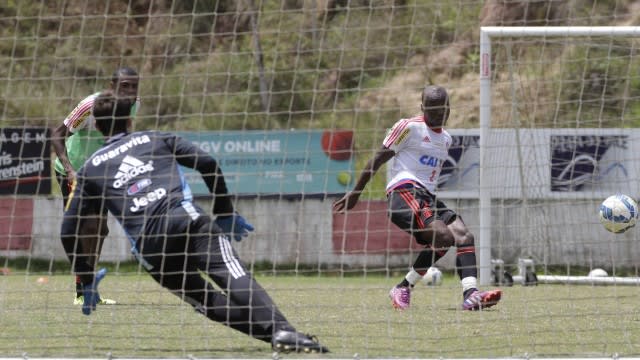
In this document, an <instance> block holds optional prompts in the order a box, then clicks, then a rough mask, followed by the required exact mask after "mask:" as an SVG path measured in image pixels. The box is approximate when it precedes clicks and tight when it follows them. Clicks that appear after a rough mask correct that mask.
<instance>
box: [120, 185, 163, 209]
mask: <svg viewBox="0 0 640 360" xmlns="http://www.w3.org/2000/svg"><path fill="white" fill-rule="evenodd" d="M165 196H167V189H165V188H157V189H155V190H153V191H151V192H148V193H146V194H145V195H143V196H140V197H137V198H133V205H132V206H131V207H130V208H129V210H131V212H134V213H135V212H138V211H140V210H142V209H144V208H146V207H147V206H149V204H151V203H154V202H156V201H158V200H160V199H162V198H164V197H165Z"/></svg>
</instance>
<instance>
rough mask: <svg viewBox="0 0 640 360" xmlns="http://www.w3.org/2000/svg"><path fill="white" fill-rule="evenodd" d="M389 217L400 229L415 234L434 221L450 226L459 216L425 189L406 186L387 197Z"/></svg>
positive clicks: (393, 191)
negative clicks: (440, 221)
mask: <svg viewBox="0 0 640 360" xmlns="http://www.w3.org/2000/svg"><path fill="white" fill-rule="evenodd" d="M387 200H388V202H389V217H390V218H391V222H393V223H394V224H396V225H397V226H398V227H399V228H400V229H402V230H404V231H406V232H408V233H409V234H413V233H414V232H419V231H422V230H424V229H426V228H427V226H428V225H429V224H430V223H431V222H432V221H434V220H436V219H438V220H442V221H444V223H445V224H447V225H449V224H451V223H452V222H454V221H455V220H456V219H457V217H458V215H457V214H456V213H455V211H453V210H451V209H448V208H447V206H446V205H445V203H444V202H442V201H440V200H436V197H435V195H433V194H431V193H430V192H429V191H427V190H426V189H423V188H419V187H414V186H406V187H401V188H397V189H394V190H392V191H391V192H390V193H389V194H388V195H387Z"/></svg>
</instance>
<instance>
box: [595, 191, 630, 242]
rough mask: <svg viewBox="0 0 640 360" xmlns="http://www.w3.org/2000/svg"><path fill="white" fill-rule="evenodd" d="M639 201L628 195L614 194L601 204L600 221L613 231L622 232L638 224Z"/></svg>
mask: <svg viewBox="0 0 640 360" xmlns="http://www.w3.org/2000/svg"><path fill="white" fill-rule="evenodd" d="M637 221H638V203H636V201H635V200H633V199H632V198H630V197H629V196H627V195H622V194H618V195H612V196H609V197H608V198H606V199H605V201H603V202H602V204H601V205H600V222H601V223H602V225H604V228H605V229H607V230H608V231H611V232H612V233H616V234H621V233H623V232H625V231H627V230H629V229H630V228H632V227H634V226H635V225H636V222H637Z"/></svg>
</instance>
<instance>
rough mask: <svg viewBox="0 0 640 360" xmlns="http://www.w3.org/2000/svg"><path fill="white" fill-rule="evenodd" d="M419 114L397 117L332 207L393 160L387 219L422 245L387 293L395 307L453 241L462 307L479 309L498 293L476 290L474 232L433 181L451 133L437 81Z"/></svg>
mask: <svg viewBox="0 0 640 360" xmlns="http://www.w3.org/2000/svg"><path fill="white" fill-rule="evenodd" d="M421 109H422V114H421V115H418V116H415V117H413V118H409V119H401V120H399V121H398V122H396V123H395V125H394V126H393V127H392V128H391V130H390V131H389V132H388V133H387V136H386V137H385V139H384V141H383V144H382V147H381V148H380V150H378V151H377V153H376V154H375V155H374V157H373V158H372V159H370V160H369V162H368V163H367V165H366V166H365V168H364V170H363V171H362V173H361V174H360V176H359V178H358V181H357V183H356V185H355V186H354V188H353V190H351V191H350V192H348V193H347V194H345V196H344V197H342V198H341V199H339V200H337V201H336V202H335V203H334V204H333V210H334V211H335V212H345V211H347V210H349V209H352V208H353V207H354V206H355V205H356V203H357V202H358V199H359V197H360V194H361V193H362V190H364V188H365V186H366V185H367V183H368V182H369V180H370V179H371V178H372V177H373V176H374V174H375V173H376V171H378V169H379V168H380V166H382V165H383V164H385V163H386V162H387V161H389V160H391V159H392V158H393V159H394V161H393V164H392V168H391V174H392V175H391V179H390V180H389V182H388V184H387V187H386V191H387V199H388V205H389V216H390V218H391V221H392V222H393V223H394V224H395V225H397V226H398V227H399V228H401V229H402V230H404V231H406V232H407V233H409V234H411V235H412V236H413V237H414V238H415V240H416V242H418V243H419V244H420V245H423V246H424V249H423V250H422V251H421V252H420V253H419V254H418V256H417V258H416V260H415V261H414V263H413V266H412V268H411V270H410V271H409V272H408V273H407V275H406V276H405V277H404V279H402V281H401V282H400V283H399V284H398V285H396V286H395V287H393V288H392V289H391V291H390V292H389V296H390V297H391V302H392V305H393V307H395V308H396V309H400V310H404V309H407V308H409V305H410V300H411V289H412V288H413V286H414V285H415V284H416V283H417V282H418V281H420V279H422V277H423V276H424V275H425V274H426V272H427V270H428V269H429V267H430V266H431V265H433V264H434V263H435V262H436V261H438V259H440V258H441V257H442V256H443V255H444V254H445V253H446V251H447V250H448V249H449V248H450V247H452V246H456V247H457V251H456V267H457V272H458V276H459V277H460V279H461V283H462V292H463V302H462V309H464V310H480V309H484V308H488V307H491V306H493V305H495V304H497V303H498V301H500V298H501V296H502V292H501V290H499V289H496V290H491V291H480V290H478V285H477V277H478V269H477V264H476V253H475V245H474V237H473V234H471V233H470V232H469V230H468V229H467V227H466V225H465V224H464V222H463V221H462V219H461V218H460V216H458V215H457V214H456V213H455V212H454V211H453V210H451V209H448V208H447V207H446V205H445V204H444V203H443V202H442V201H440V200H438V199H437V198H436V195H435V192H436V185H437V184H438V176H439V175H440V171H441V170H442V165H443V164H444V162H445V160H446V158H447V155H448V152H449V147H450V146H451V135H449V133H448V132H447V131H446V130H445V129H444V125H445V123H446V121H447V119H448V118H449V95H448V94H447V91H446V90H445V89H444V88H443V87H441V86H427V87H425V88H424V90H423V92H422V103H421Z"/></svg>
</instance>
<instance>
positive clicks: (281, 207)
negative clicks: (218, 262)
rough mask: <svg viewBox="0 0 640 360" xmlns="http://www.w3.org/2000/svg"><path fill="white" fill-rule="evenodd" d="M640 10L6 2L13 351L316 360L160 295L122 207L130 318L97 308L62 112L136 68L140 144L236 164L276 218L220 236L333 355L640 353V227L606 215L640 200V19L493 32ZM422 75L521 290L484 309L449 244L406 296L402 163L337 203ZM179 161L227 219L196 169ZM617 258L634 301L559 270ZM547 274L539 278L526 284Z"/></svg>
mask: <svg viewBox="0 0 640 360" xmlns="http://www.w3.org/2000/svg"><path fill="white" fill-rule="evenodd" d="M614 3H615V4H614ZM619 3H623V2H597V1H582V0H580V1H574V0H572V1H568V2H558V1H551V0H549V1H535V2H523V1H516V2H508V1H494V0H489V1H485V2H480V1H444V0H429V1H421V0H281V1H259V0H242V1H233V0H217V1H205V0H185V1H179V0H109V1H89V0H65V1H42V0H21V1H13V0H9V1H4V2H2V1H0V53H1V54H2V56H0V114H1V115H0V358H1V357H6V358H21V359H36V358H68V359H75V358H99V359H111V358H121V359H124V358H131V359H148V358H171V359H174V358H175V359H194V358H269V357H272V358H274V359H277V358H280V357H283V358H284V357H297V356H298V355H299V356H307V354H291V355H285V354H274V353H273V351H272V348H271V346H270V344H268V343H265V342H263V341H260V340H257V339H254V338H252V337H250V336H246V335H245V334H243V333H241V332H238V331H235V330H233V329H231V328H229V327H227V326H224V325H222V324H220V323H218V322H214V321H211V320H209V319H208V318H206V317H205V316H203V315H202V314H201V313H202V311H203V310H204V309H203V308H202V307H199V306H196V307H195V308H194V307H193V306H191V305H190V304H189V303H188V302H187V301H183V299H181V298H180V297H177V296H174V295H173V294H171V293H170V292H169V291H167V289H165V288H163V287H161V286H160V285H159V284H157V283H156V282H155V281H154V280H153V279H152V278H151V277H150V276H149V275H148V274H147V272H146V271H145V264H144V262H142V263H141V262H138V260H137V258H136V256H135V255H134V254H136V253H137V252H136V251H132V247H134V246H135V245H136V242H135V239H131V237H130V236H128V234H126V233H125V232H124V231H123V229H122V228H121V226H120V225H119V224H118V222H117V220H116V219H115V218H114V217H113V216H109V217H108V228H109V235H108V236H107V237H106V240H105V241H104V244H103V246H102V250H101V254H100V256H99V261H98V268H103V267H104V268H106V269H108V272H107V275H106V277H105V278H104V280H102V282H101V283H100V289H99V290H100V294H101V296H103V297H104V298H105V299H112V300H114V301H115V302H116V304H115V305H106V304H100V305H97V309H96V311H94V312H93V313H91V314H90V315H89V316H85V315H83V314H82V312H81V306H80V305H78V304H76V302H75V300H76V284H75V276H74V275H73V273H72V270H71V267H70V264H69V260H68V258H67V255H66V253H65V251H64V249H63V246H62V242H61V239H60V228H61V223H62V221H63V193H64V191H65V189H66V188H65V184H64V183H62V182H61V181H64V180H65V179H66V177H65V175H64V174H60V164H59V163H57V159H59V158H60V156H59V155H58V154H57V153H56V150H58V151H59V150H60V149H59V145H60V143H61V142H64V141H66V140H68V137H69V136H70V133H66V130H65V126H64V125H63V120H64V119H65V118H66V117H67V116H69V114H70V113H72V112H73V111H74V109H76V110H77V111H80V112H81V110H82V109H83V107H82V105H81V104H82V103H81V102H82V101H83V99H85V98H87V97H88V96H90V95H92V94H95V93H96V92H100V91H102V90H104V89H106V88H108V87H109V86H111V85H110V83H111V82H112V81H113V75H112V74H113V73H114V71H116V70H117V69H121V68H124V67H127V68H131V69H133V70H135V71H136V72H137V74H138V75H139V89H138V94H137V95H138V97H139V104H138V107H137V112H136V114H135V117H134V118H133V122H132V127H133V130H135V131H143V130H145V131H146V130H159V131H166V132H172V133H175V134H177V135H179V136H180V137H182V138H183V139H185V140H187V141H189V142H191V143H192V144H194V145H195V146H196V147H197V148H199V149H200V150H202V151H204V152H206V153H209V154H210V155H212V156H213V157H214V158H216V159H217V160H218V161H219V164H220V165H221V168H222V170H223V172H224V174H225V179H226V182H227V186H228V188H229V190H230V192H231V193H232V194H233V202H234V204H235V207H236V209H237V210H238V212H239V213H240V214H242V215H243V216H244V217H245V218H246V219H247V221H248V222H250V223H251V224H253V225H254V227H255V231H253V232H252V233H251V234H249V236H248V237H246V238H244V239H243V240H242V241H240V242H236V241H230V243H223V245H221V246H224V247H225V249H227V251H230V249H231V247H232V248H233V249H234V250H235V251H236V252H237V254H238V256H239V258H240V260H241V261H242V264H244V266H245V269H244V270H246V271H247V273H251V274H253V276H255V278H256V279H257V281H258V282H259V283H260V284H261V285H262V286H263V287H264V288H265V289H266V290H267V292H268V294H269V295H270V296H271V297H272V298H273V300H274V301H275V303H276V304H277V305H278V307H279V309H280V310H281V311H282V313H283V314H284V315H285V316H286V317H287V319H288V320H289V321H290V322H291V324H292V325H293V326H295V327H296V328H297V329H298V330H299V331H301V332H303V333H309V334H313V335H316V336H317V338H318V340H319V341H320V342H321V343H322V344H324V345H325V346H327V347H328V348H329V349H330V350H331V353H329V354H324V355H326V356H327V357H332V358H353V359H359V358H432V359H442V358H474V359H485V358H532V357H539V358H551V357H565V356H575V357H588V358H594V357H603V358H614V357H615V358H617V357H624V356H628V357H631V356H638V355H639V354H640V348H639V346H638V342H637V338H638V335H640V327H639V325H638V324H639V323H640V322H639V321H638V317H639V316H640V315H639V314H638V310H637V287H633V286H618V285H622V283H623V282H624V281H623V280H621V279H622V278H623V277H624V279H635V277H636V276H637V274H636V272H637V266H638V264H639V262H638V260H637V259H640V249H639V248H638V246H637V244H638V239H637V235H636V234H637V229H631V230H630V231H628V232H626V233H624V234H621V235H613V234H611V233H607V232H605V230H604V229H603V227H602V226H601V225H600V224H599V223H598V214H597V208H598V205H599V204H600V202H601V201H602V200H603V199H604V198H605V197H607V196H608V195H610V194H613V193H618V192H620V193H625V194H627V195H629V196H631V197H636V196H638V195H637V194H638V190H640V189H638V186H640V185H638V181H637V179H638V178H639V177H640V176H639V175H640V174H638V172H639V171H640V164H639V163H638V161H639V160H638V156H637V155H636V154H638V153H640V151H638V150H640V149H636V147H637V145H636V143H637V142H636V141H635V140H636V139H637V138H638V135H640V134H638V133H637V128H638V125H639V121H640V120H639V119H638V117H639V116H640V108H639V107H638V106H639V105H638V96H639V95H638V94H639V93H640V81H639V76H640V75H638V69H639V68H640V67H639V66H638V65H639V60H638V57H637V55H636V48H637V45H638V43H637V41H638V40H637V35H638V33H637V31H636V28H617V27H611V28H599V27H590V28H588V29H584V28H580V29H579V28H570V29H567V28H562V29H560V28H554V27H545V28H542V29H541V28H526V27H525V28H505V27H496V28H487V27H483V26H482V25H486V24H498V25H507V24H513V23H516V24H523V25H527V24H541V23H544V24H557V23H559V22H564V21H566V22H569V23H574V22H581V21H587V20H586V19H588V21H589V24H610V23H613V22H618V21H623V20H629V21H633V19H632V18H631V17H630V15H629V14H634V13H635V11H636V9H637V1H635V2H634V1H626V2H624V6H623V5H619ZM591 5H593V6H591ZM547 8H548V9H550V10H549V11H545V9H547ZM558 8H559V10H558ZM507 10H509V11H507ZM552 10H553V11H552ZM556 10H558V11H556ZM560 10H561V11H560ZM509 14H512V15H511V16H515V17H514V18H513V19H508V17H509V16H510V15H509ZM513 14H517V15H513ZM500 16H504V19H502V18H500ZM561 16H562V17H561ZM489 45H490V47H489ZM479 72H480V76H478V73H479ZM116 78H117V77H116ZM426 84H437V85H442V86H444V87H445V88H447V90H448V92H449V94H450V96H451V104H452V108H451V118H450V119H449V123H448V130H449V132H450V133H451V135H452V144H451V149H450V151H449V156H448V157H447V159H443V160H445V165H444V168H443V171H442V174H441V177H440V183H439V186H438V192H437V194H438V199H440V200H442V201H443V202H445V203H446V204H447V206H448V207H450V208H451V209H453V210H455V211H456V212H457V213H458V214H459V215H460V216H461V217H462V219H464V221H465V223H466V225H467V226H468V228H469V230H470V231H471V233H472V234H474V235H475V239H476V240H475V241H476V242H475V246H476V252H477V259H478V268H479V271H480V277H479V286H480V288H481V289H482V290H485V289H492V288H497V287H501V289H502V291H503V297H502V300H501V302H500V303H499V304H498V305H497V306H495V307H491V308H490V309H485V310H483V311H480V312H465V311H462V310H461V304H462V301H463V295H462V293H463V291H462V286H461V284H460V280H459V278H458V275H457V273H456V254H455V251H453V250H451V251H449V252H447V254H446V255H445V256H444V257H443V258H442V259H441V260H440V261H439V262H438V263H436V266H437V267H438V268H439V269H440V270H441V272H442V274H443V278H442V282H441V284H440V285H435V286H434V285H427V282H426V281H421V282H419V283H417V284H416V285H415V287H413V288H412V290H411V304H410V307H409V309H407V310H406V311H396V310H395V309H394V308H393V307H392V305H391V301H390V299H389V291H390V289H392V288H393V287H395V286H396V285H397V284H398V283H400V282H401V281H402V280H403V279H404V278H405V275H406V273H407V271H408V270H409V268H410V267H411V265H412V263H413V261H414V260H415V258H416V256H417V255H418V253H419V251H420V250H422V247H421V246H419V245H418V244H416V242H415V241H413V239H412V238H411V237H410V236H409V235H407V234H406V233H404V232H403V231H401V230H399V229H398V228H397V227H396V226H395V225H393V224H392V223H391V222H390V221H389V217H388V209H387V199H386V193H385V185H386V182H387V176H386V171H385V170H386V169H385V168H382V169H380V171H378V173H377V174H376V176H375V177H374V178H373V179H372V180H371V181H370V182H369V184H368V185H367V187H366V189H365V191H364V192H363V194H362V195H361V197H360V199H359V202H358V204H357V206H356V207H355V208H354V209H352V210H350V211H348V212H347V213H345V214H337V213H334V212H333V209H332V204H333V202H334V201H335V200H337V199H339V198H340V197H341V196H342V195H343V194H345V192H347V191H349V190H350V189H352V188H353V186H354V185H355V181H356V179H357V176H358V175H359V173H360V171H361V170H362V169H363V168H364V166H365V164H366V163H367V161H368V160H369V159H370V158H371V157H372V156H374V154H375V153H376V152H377V151H378V150H379V149H380V147H381V146H382V142H383V139H384V138H385V134H386V133H387V130H388V129H389V128H390V127H391V126H393V124H394V123H395V122H396V121H398V120H399V119H402V118H408V117H412V116H415V115H416V114H418V113H419V112H420V95H421V91H422V89H423V88H424V86H425V85H426ZM85 110H86V109H85ZM87 116H88V115H87ZM76 120H77V121H78V122H79V123H80V122H82V121H84V120H86V118H85V117H83V116H79V117H78V118H76V119H74V120H72V121H71V122H70V124H73V123H75V121H76ZM74 136H75V135H74ZM147 160H149V161H159V160H160V159H159V158H151V159H147ZM140 164H142V166H143V167H144V166H148V165H149V164H150V163H149V162H147V161H146V160H145V161H140V160H138V159H131V158H129V159H127V161H124V160H123V161H122V163H118V164H115V167H117V169H118V171H120V170H121V169H122V173H126V174H125V175H123V176H119V177H118V179H117V180H118V181H124V182H125V183H127V186H126V188H127V190H129V191H130V192H132V193H133V194H138V193H140V194H141V196H140V197H136V198H135V200H136V204H135V205H136V206H138V207H144V206H149V204H151V203H152V202H155V201H157V200H159V199H161V198H162V197H164V196H165V195H164V193H162V192H157V193H154V192H147V191H148V189H152V188H153V187H152V186H150V184H149V181H147V179H146V178H145V177H144V172H145V171H147V170H148V168H145V170H142V171H138V170H136V169H135V168H136V166H141V165H140ZM131 169H134V170H132V171H131V172H127V171H129V170H131ZM182 171H183V175H184V177H185V179H186V182H187V183H188V185H189V189H190V194H192V195H193V202H194V203H195V204H197V205H199V206H201V207H202V208H203V209H205V210H207V211H209V210H210V209H211V208H212V196H211V195H210V194H209V191H208V188H207V186H206V184H205V183H204V182H203V181H202V178H201V176H200V174H199V173H197V172H195V171H193V170H192V169H188V168H184V169H182ZM128 177H130V179H129V180H131V181H128V180H127V181H125V180H123V178H125V179H126V178H128ZM114 178H115V176H114ZM109 180H111V179H109ZM115 181H116V180H114V182H115ZM176 181H178V179H176ZM119 184H120V185H118V187H120V186H122V187H123V188H124V185H122V184H121V183H119ZM145 187H146V189H147V190H144V188H145ZM143 195H144V197H143ZM132 240H134V241H133V242H132ZM136 250H137V249H136ZM225 254H228V253H225ZM228 260H230V259H229V258H226V259H225V260H224V261H228ZM232 260H233V259H231V261H230V262H232V263H233V266H236V267H235V268H234V271H233V274H235V275H239V274H241V273H242V271H241V270H242V269H239V268H238V267H237V266H238V263H236V262H234V261H232ZM596 268H601V269H602V270H603V271H606V272H607V273H608V276H607V277H606V278H607V279H613V281H612V284H613V285H614V287H610V286H607V287H605V286H583V285H573V284H571V282H570V281H569V282H568V281H565V282H564V284H563V285H557V284H555V283H554V282H553V281H551V280H550V278H547V279H546V280H545V278H544V276H565V277H573V276H577V277H581V278H582V277H584V276H585V275H587V274H588V273H589V272H590V271H591V270H593V269H596ZM528 272H532V273H535V274H536V275H537V276H538V279H539V281H538V286H520V285H519V283H520V282H524V283H526V282H527V281H526V280H527V279H528V277H527V276H528V274H527V273H528ZM436 273H437V272H436ZM506 273H510V274H511V275H512V279H514V280H515V281H514V284H513V286H508V285H509V284H508V283H507V282H506V281H505V274H506ZM497 275H500V276H497ZM241 276H243V275H241ZM241 276H240V277H241ZM518 276H520V278H518ZM202 278H203V279H204V280H205V281H210V280H211V278H210V277H209V278H208V277H207V276H205V274H203V276H202ZM618 278H620V280H617V279H618ZM522 279H524V281H521V280H522ZM565 280H566V279H565ZM496 282H498V284H496ZM587 283H588V284H589V285H594V284H596V283H597V281H595V280H592V281H590V282H587ZM629 283H631V284H635V283H633V280H632V281H631V282H629ZM222 290H226V289H222ZM80 302H82V301H80ZM224 309H225V310H232V309H235V310H237V309H236V308H234V307H233V306H231V305H229V306H227V307H225V308H224ZM250 310H251V311H253V310H254V309H250ZM310 357H313V358H317V357H318V356H314V355H311V356H310Z"/></svg>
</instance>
